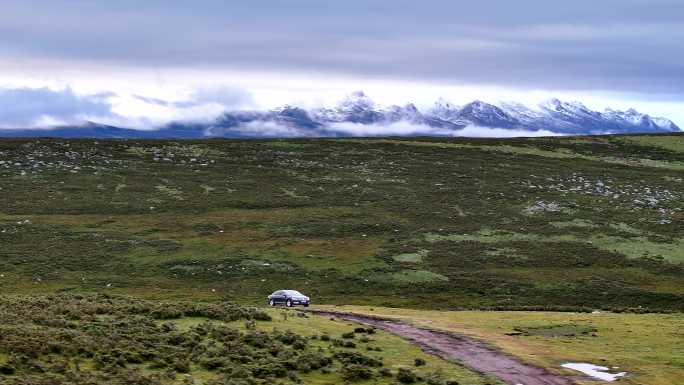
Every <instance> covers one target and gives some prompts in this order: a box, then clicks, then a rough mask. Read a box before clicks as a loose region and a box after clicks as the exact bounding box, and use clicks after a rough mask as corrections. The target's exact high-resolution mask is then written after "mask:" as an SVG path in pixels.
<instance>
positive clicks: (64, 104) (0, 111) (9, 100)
mask: <svg viewBox="0 0 684 385" xmlns="http://www.w3.org/2000/svg"><path fill="white" fill-rule="evenodd" d="M112 96H113V95H111V94H109V93H102V94H95V95H87V96H80V95H76V94H75V93H74V92H73V91H72V90H71V88H66V89H63V90H51V89H49V88H0V127H4V128H33V127H49V126H57V125H64V124H80V123H83V122H86V121H88V120H91V119H98V118H103V117H114V114H113V113H112V105H111V104H110V102H109V98H110V97H112Z"/></svg>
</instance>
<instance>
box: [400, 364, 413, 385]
mask: <svg viewBox="0 0 684 385" xmlns="http://www.w3.org/2000/svg"><path fill="white" fill-rule="evenodd" d="M397 381H399V382H401V383H402V384H413V383H414V382H416V381H418V376H416V374H415V373H414V372H413V370H411V369H406V368H399V371H398V372H397Z"/></svg>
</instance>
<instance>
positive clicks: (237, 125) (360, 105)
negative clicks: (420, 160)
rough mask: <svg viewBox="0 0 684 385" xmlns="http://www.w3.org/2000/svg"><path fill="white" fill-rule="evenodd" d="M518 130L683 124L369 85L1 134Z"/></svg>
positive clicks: (629, 130)
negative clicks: (130, 123)
mask: <svg viewBox="0 0 684 385" xmlns="http://www.w3.org/2000/svg"><path fill="white" fill-rule="evenodd" d="M471 126H476V127H487V128H495V129H503V130H515V131H516V132H521V133H522V135H525V133H529V134H530V136H532V135H535V133H536V134H538V133H540V132H541V133H554V134H561V135H593V134H633V133H664V132H679V131H681V130H680V128H679V127H678V126H677V125H676V124H675V123H673V122H672V121H670V120H668V119H666V118H658V117H651V116H649V115H647V114H642V113H640V112H638V111H636V110H634V109H629V110H627V111H619V110H614V109H606V110H605V111H603V112H599V111H593V110H591V109H589V108H587V107H586V106H585V105H584V104H582V103H580V102H565V101H561V100H558V99H550V100H548V101H545V102H543V103H541V104H539V105H538V106H535V107H534V108H530V107H527V106H525V105H523V104H521V103H516V102H505V103H499V104H498V105H495V104H489V103H485V102H482V101H479V100H476V101H473V102H471V103H468V104H465V105H463V106H456V105H454V104H451V103H449V102H447V101H446V100H444V99H440V100H438V101H437V102H436V103H435V104H434V105H433V106H432V107H431V108H429V109H426V110H423V111H421V110H419V109H418V108H417V107H416V106H415V105H414V104H411V103H409V104H406V105H404V106H397V105H393V106H389V107H384V106H380V105H378V104H376V103H375V102H374V101H373V100H372V99H371V98H369V97H368V96H367V95H366V94H364V93H363V92H361V91H357V92H354V93H352V94H350V95H349V96H347V97H346V98H345V99H344V100H342V101H341V102H340V103H338V104H337V105H336V106H334V107H325V108H316V109H309V110H307V109H304V108H300V107H296V106H284V107H281V108H277V109H273V110H269V111H231V112H226V113H224V114H223V115H221V116H219V117H218V118H217V119H215V120H214V121H211V122H208V123H188V122H173V123H169V124H166V125H164V126H162V127H159V128H157V129H154V130H137V129H131V128H125V127H115V126H108V125H102V124H97V123H93V122H88V123H85V124H83V125H77V126H61V127H54V128H50V129H3V130H0V136H1V137H64V138H76V137H90V138H131V139H133V138H141V139H154V138H178V139H193V138H207V137H209V138H211V137H222V138H258V137H341V136H381V135H431V136H462V135H463V134H462V133H461V130H463V129H464V128H466V127H471Z"/></svg>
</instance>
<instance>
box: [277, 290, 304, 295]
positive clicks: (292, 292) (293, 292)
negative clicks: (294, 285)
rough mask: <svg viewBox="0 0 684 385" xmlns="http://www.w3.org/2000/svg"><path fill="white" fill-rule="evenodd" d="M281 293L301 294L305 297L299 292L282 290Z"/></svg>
mask: <svg viewBox="0 0 684 385" xmlns="http://www.w3.org/2000/svg"><path fill="white" fill-rule="evenodd" d="M281 291H283V292H285V293H286V294H301V295H303V294H302V293H300V292H298V291H297V290H281Z"/></svg>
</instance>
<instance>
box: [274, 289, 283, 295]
mask: <svg viewBox="0 0 684 385" xmlns="http://www.w3.org/2000/svg"><path fill="white" fill-rule="evenodd" d="M273 295H283V291H282V290H278V291H276V292H275V293H273Z"/></svg>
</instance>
